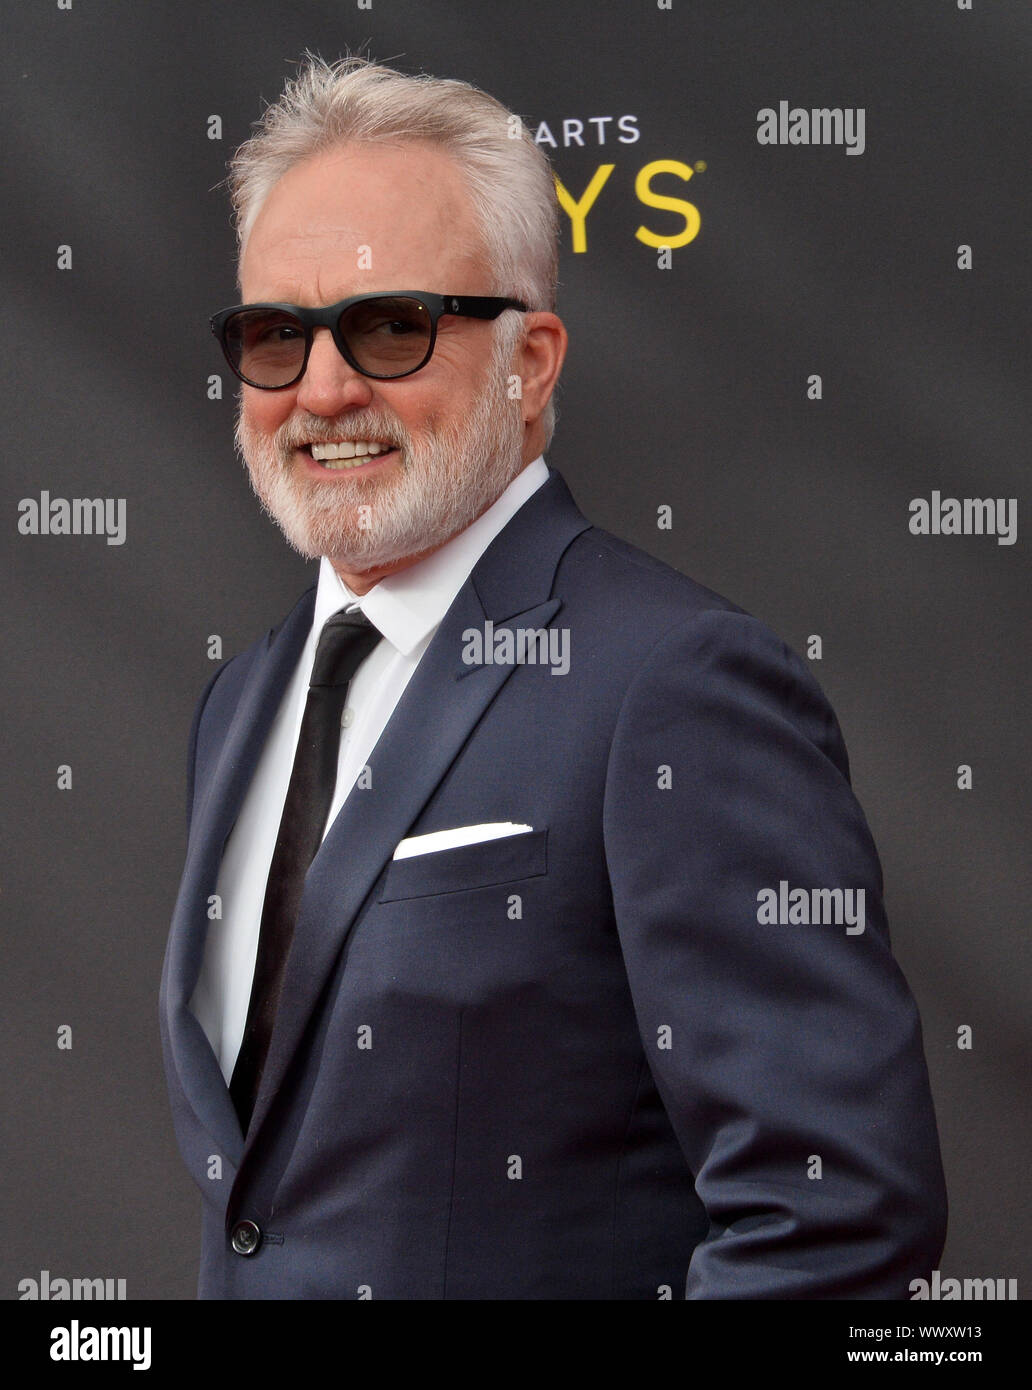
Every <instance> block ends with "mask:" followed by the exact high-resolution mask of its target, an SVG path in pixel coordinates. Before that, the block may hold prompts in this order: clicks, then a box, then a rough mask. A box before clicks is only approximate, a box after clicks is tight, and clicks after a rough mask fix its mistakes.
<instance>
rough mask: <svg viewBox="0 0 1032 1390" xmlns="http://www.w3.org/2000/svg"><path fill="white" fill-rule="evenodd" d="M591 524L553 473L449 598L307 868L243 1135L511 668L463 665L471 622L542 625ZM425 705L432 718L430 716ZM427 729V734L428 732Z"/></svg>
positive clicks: (258, 1118)
mask: <svg viewBox="0 0 1032 1390" xmlns="http://www.w3.org/2000/svg"><path fill="white" fill-rule="evenodd" d="M588 526H589V523H588V522H587V521H586V520H585V518H584V517H583V516H582V515H581V513H580V512H579V511H578V510H577V508H576V506H575V505H574V502H573V499H572V498H571V497H570V494H569V492H568V490H567V488H566V485H565V484H564V483H563V481H562V479H561V477H560V476H559V475H558V474H557V473H555V472H552V473H551V474H550V477H549V479H548V481H547V482H546V483H544V484H543V485H542V486H541V487H540V488H539V489H538V491H537V492H536V493H535V494H534V495H533V496H532V497H530V498H529V499H528V500H527V502H526V503H525V504H524V506H523V507H521V508H520V510H519V511H518V512H517V513H516V515H515V516H514V517H513V518H512V520H511V521H510V522H509V524H508V525H507V526H506V527H505V528H504V529H503V530H502V531H501V532H500V533H499V535H498V536H496V537H495V539H494V541H493V542H492V544H491V545H490V546H489V547H488V549H487V550H486V551H485V552H484V555H483V556H481V559H480V561H479V562H478V564H477V565H476V567H475V568H474V570H473V573H472V574H471V575H470V578H469V579H468V580H467V581H466V583H465V584H464V585H463V587H462V588H461V589H460V590H459V593H458V594H457V595H456V598H455V600H454V602H453V603H452V605H451V607H450V608H449V610H448V612H447V614H446V615H445V617H444V619H443V621H442V622H441V625H440V627H439V628H438V630H437V633H436V634H435V636H434V638H433V641H432V642H431V643H430V645H429V647H428V648H427V650H426V652H425V653H424V655H423V658H422V660H421V661H420V663H419V665H418V666H417V668H416V670H415V673H414V674H413V676H412V678H411V679H410V681H409V683H408V685H407V686H406V688H405V692H404V694H403V695H402V698H401V700H400V701H399V702H398V706H397V708H396V709H395V710H394V713H393V715H392V716H391V719H390V720H389V722H388V724H387V726H386V728H385V729H384V732H383V734H382V735H381V737H380V740H379V742H378V743H377V745H376V747H375V748H374V750H373V752H372V754H371V756H370V759H369V770H370V774H371V779H370V785H369V786H368V787H358V786H356V787H355V788H354V789H353V790H352V792H351V793H350V795H349V796H348V798H347V800H346V801H345V803H344V805H343V806H342V808H341V810H340V814H339V815H338V816H337V819H336V820H335V821H334V823H333V826H332V827H331V829H330V831H329V833H328V835H327V836H326V838H325V840H324V841H323V844H322V847H321V848H320V850H319V853H318V854H317V855H316V857H315V859H314V861H313V863H312V867H311V869H310V870H309V873H308V878H307V880H306V883H305V891H304V896H303V898H302V901H301V908H300V912H299V914H298V922H297V926H296V929H295V932H294V938H293V941H292V944H291V949H290V955H289V957H288V960H287V968H286V974H285V977H284V982H283V992H282V995H281V998H280V1007H279V1013H278V1015H277V1018H276V1026H275V1029H274V1032H273V1037H272V1042H271V1046H270V1049H269V1056H268V1059H267V1061H266V1066H265V1073H264V1075H263V1078H262V1085H261V1089H260V1091H259V1094H258V1098H257V1101H256V1104H255V1111H254V1117H253V1120H252V1124H251V1128H250V1130H249V1137H250V1138H253V1136H254V1135H255V1134H256V1133H257V1131H258V1130H259V1128H260V1127H261V1124H262V1121H263V1120H264V1118H265V1116H266V1114H267V1113H268V1110H269V1107H270V1104H271V1101H272V1098H273V1097H274V1095H275V1094H276V1092H277V1091H278V1089H279V1087H280V1085H281V1084H282V1082H283V1078H284V1076H285V1075H286V1072H287V1069H288V1067H289V1065H290V1062H291V1059H292V1058H293V1055H294V1053H295V1051H296V1050H297V1047H298V1044H299V1043H300V1041H301V1038H302V1035H303V1033H304V1030H305V1027H306V1025H307V1023H308V1020H309V1018H310V1017H311V1014H312V1012H313V1009H314V1008H315V1004H316V1001H317V1000H318V998H319V996H320V994H321V992H322V990H323V987H324V985H325V984H326V981H327V979H328V977H329V975H330V973H331V972H332V970H333V968H334V966H335V963H336V961H337V959H338V957H339V955H340V951H341V948H342V946H343V944H344V942H345V941H346V939H347V935H348V933H349V931H350V930H351V927H352V925H353V923H354V920H355V918H356V916H357V914H358V912H359V910H360V908H361V906H362V904H363V902H364V901H365V899H366V897H367V896H368V894H369V892H370V890H371V889H372V888H373V886H374V884H375V883H376V880H377V879H378V878H379V876H380V874H381V873H382V871H383V869H384V867H385V866H386V864H387V862H388V861H389V860H390V858H391V856H392V854H393V852H394V849H395V846H396V845H397V844H398V842H399V840H402V839H404V837H405V835H406V834H407V832H408V831H409V828H410V827H411V826H412V824H413V823H414V822H415V820H416V819H417V818H418V816H419V814H420V812H421V811H422V809H423V807H424V806H425V805H426V803H427V801H428V800H429V799H430V797H431V796H432V795H433V793H434V791H435V789H436V788H437V786H438V784H439V783H440V781H441V779H442V778H443V777H444V775H445V773H446V772H447V771H448V768H449V767H450V766H451V764H452V762H453V761H454V759H455V757H456V756H457V755H458V753H459V752H460V750H461V748H462V746H463V744H464V743H465V741H466V739H467V738H468V737H469V735H470V733H471V732H472V730H473V729H474V728H475V726H476V725H477V723H478V722H479V720H480V718H481V717H482V715H483V714H484V712H485V710H486V709H487V708H488V706H489V705H490V704H491V702H492V700H493V699H494V698H495V696H496V695H497V694H498V692H499V690H500V689H501V688H502V686H503V685H504V684H505V682H506V680H508V679H509V677H510V676H511V675H512V672H513V670H514V669H515V668H514V667H512V666H503V665H484V666H478V667H475V668H471V667H470V666H469V665H467V664H465V663H464V662H463V661H462V649H463V646H464V640H463V636H462V634H463V633H464V632H465V631H466V629H468V628H474V629H477V630H479V631H481V632H482V631H483V629H484V624H485V623H486V622H487V621H488V620H489V619H490V620H491V621H493V622H494V623H495V624H496V625H498V624H501V623H509V622H511V623H512V625H513V626H519V627H527V628H538V627H547V625H548V624H549V622H550V621H551V620H552V619H553V618H554V617H555V615H556V613H557V612H558V610H559V609H560V607H561V599H560V598H559V597H552V596H551V590H552V585H553V582H554V577H555V569H556V566H557V565H558V563H559V559H560V557H561V555H562V553H563V551H564V550H565V549H566V547H567V546H568V545H569V543H570V541H571V540H573V538H574V537H575V536H576V535H578V534H580V532H581V531H584V530H586V529H587V527H588ZM428 711H432V719H431V718H428ZM429 728H432V737H428V729H429Z"/></svg>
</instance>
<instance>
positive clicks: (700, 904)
mask: <svg viewBox="0 0 1032 1390" xmlns="http://www.w3.org/2000/svg"><path fill="white" fill-rule="evenodd" d="M313 603H314V589H310V590H309V591H308V592H307V593H306V594H305V595H304V596H303V598H302V599H301V600H300V602H299V604H298V605H297V607H296V608H295V609H294V611H293V612H292V613H291V614H290V616H289V617H288V618H287V619H286V621H285V622H284V623H283V624H282V625H281V626H280V627H279V628H278V629H277V630H275V631H274V632H270V633H269V634H268V636H267V637H265V638H264V640H262V641H260V642H258V643H256V644H255V645H254V646H253V647H252V648H250V649H249V650H248V651H246V652H244V653H243V654H242V655H240V656H238V657H235V658H234V659H233V660H231V661H229V662H228V663H227V664H226V665H224V666H222V667H221V668H220V669H219V671H218V672H216V674H215V676H214V678H213V680H212V681H211V682H210V683H209V686H208V688H207V690H206V691H205V693H204V695H203V697H202V700H201V703H200V706H199V708H198V711H197V714H196V716H195V720H194V727H193V732H192V736H191V746H190V791H189V802H190V833H189V843H188V849H187V857H186V864H185V870H184V874H183V881H182V887H181V890H180V894H179V898H178V902H177V904H176V909H175V916H174V920H173V924H172V928H171V933H170V938H169V944H168V951H167V956H166V961H165V970H164V974H163V980H162V993H161V1025H162V1039H163V1044H164V1048H165V1059H166V1067H167V1072H168V1080H169V1087H170V1094H171V1101H172V1110H173V1115H174V1120H175V1125H176V1130H177V1135H178V1139H179V1143H180V1146H181V1149H182V1152H183V1155H184V1157H185V1160H186V1162H187V1164H188V1166H189V1169H190V1171H191V1173H192V1174H193V1176H194V1178H195V1180H196V1182H197V1185H198V1187H199V1188H200V1190H201V1193H202V1195H203V1198H204V1202H203V1211H204V1219H203V1236H202V1255H201V1274H200V1287H199V1291H200V1295H201V1296H202V1297H206V1298H312V1299H327V1298H340V1299H350V1298H360V1297H370V1296H371V1297H373V1298H417V1299H419V1298H421V1299H445V1298H448V1299H453V1298H467V1299H468V1298H516V1299H541V1298H557V1299H558V1298H570V1299H628V1298H629V1299H634V1298H644V1299H656V1298H662V1297H665V1296H672V1297H674V1298H681V1297H684V1296H686V1295H687V1296H688V1297H690V1298H853V1297H856V1298H905V1297H907V1296H908V1287H907V1286H908V1283H909V1281H910V1280H911V1279H912V1278H915V1277H918V1276H922V1277H928V1275H929V1272H930V1270H931V1269H932V1267H933V1266H934V1265H935V1264H936V1263H937V1260H938V1256H939V1254H940V1251H941V1248H942V1243H943V1237H944V1228H945V1215H946V1200H945V1191H944V1184H943V1175H942V1168H941V1163H940V1157H939V1147H938V1139H937V1134H936V1126H935V1118H934V1113H933V1107H932V1101H931V1097H930V1093H929V1085H928V1077H927V1071H926V1066H925V1060H924V1056H923V1052H922V1042H921V1029H920V1023H919V1020H918V1014H917V1009H916V1007H915V1004H914V1000H913V998H912V996H911V994H910V992H909V990H908V988H907V985H906V983H905V981H904V979H903V976H902V974H901V972H900V970H899V967H898V966H897V964H896V962H895V961H894V959H893V957H892V954H891V952H890V948H889V937H888V931H887V927H886V922H885V917H884V913H883V908H882V883H881V871H880V867H879V863H878V857H877V853H876V851H875V847H874V844H873V843H872V840H871V836H870V833H869V831H868V828H867V824H866V822H865V820H864V816H863V813H862V811H861V809H860V807H859V805H858V804H857V801H856V799H855V798H854V796H853V793H852V791H851V789H850V784H849V769H848V763H847V759H846V751H845V748H844V746H843V742H842V738H841V735H840V733H839V729H838V726H837V724H836V721H835V717H834V715H833V713H832V711H831V709H830V707H829V705H828V703H827V701H826V700H825V698H824V696H823V694H822V692H821V691H820V689H819V688H818V686H817V684H816V683H815V681H814V680H813V678H812V677H811V675H810V673H809V671H808V670H807V668H806V666H805V665H804V663H803V662H802V661H800V660H799V659H798V658H797V657H796V656H795V655H794V654H793V653H792V652H791V651H790V650H789V649H788V648H787V647H786V646H785V645H784V643H783V642H781V641H780V640H779V639H778V638H777V637H775V636H774V635H773V634H772V633H771V632H770V631H769V630H768V629H767V628H766V627H764V626H763V625H762V624H761V623H760V622H758V621H756V620H755V619H754V618H752V617H750V616H749V615H747V614H746V613H743V612H742V611H741V610H740V609H739V608H737V607H735V606H734V605H733V604H731V603H729V602H727V601H726V600H725V599H722V598H720V597H719V596H717V595H715V594H713V593H711V592H709V591H708V590H706V589H703V588H701V587H700V586H699V585H697V584H695V583H693V582H692V581H691V580H690V579H687V578H685V577H684V576H683V575H681V574H679V573H677V572H676V571H674V570H672V569H670V568H669V567H668V566H666V565H664V564H661V563H660V562H659V561H657V560H654V559H652V558H651V557H650V556H648V555H646V554H644V553H643V552H641V551H639V550H637V549H635V548H634V547H632V546H629V545H627V544H625V543H624V542H622V541H620V540H618V539H616V538H615V537H613V536H611V535H609V534H607V533H606V532H604V531H601V530H599V529H597V528H595V527H592V526H591V525H590V523H589V522H587V521H586V520H585V519H584V517H583V516H582V515H581V514H580V512H579V511H578V510H577V508H576V506H575V505H574V502H573V500H572V498H571V497H570V494H569V492H568V490H567V488H566V486H565V484H564V483H563V481H562V478H561V477H560V476H559V475H558V474H557V473H555V472H554V471H552V472H551V473H550V476H549V479H548V481H547V482H546V483H545V484H544V485H543V486H542V487H541V488H540V489H539V490H538V492H536V493H535V494H534V495H533V496H532V497H531V498H530V500H529V501H528V502H527V503H526V504H525V505H524V506H523V507H522V508H521V509H520V511H519V512H518V513H517V514H516V515H515V516H514V517H513V518H512V520H511V521H510V522H509V523H508V525H507V526H506V527H505V528H504V530H503V531H502V532H501V533H500V534H499V535H498V536H497V537H496V539H495V540H494V541H493V543H492V544H491V546H490V547H489V548H488V550H487V551H486V552H485V553H484V555H483V556H482V558H481V559H480V561H479V563H478V564H477V566H476V568H475V569H474V571H473V573H472V575H471V576H470V578H469V579H468V581H467V582H466V583H465V584H464V586H463V587H462V589H461V590H460V592H459V594H458V596H457V597H456V599H455V601H454V603H453V604H452V606H451V608H450V609H449V611H448V613H447V615H446V616H445V618H444V620H443V622H442V623H441V625H440V627H439V629H438V631H437V633H436V635H435V636H434V638H433V640H432V642H431V643H430V646H429V648H428V649H427V651H426V653H425V655H424V656H423V658H422V660H421V662H420V664H419V666H418V668H417V670H416V672H415V674H414V675H413V677H412V679H411V681H410V683H409V685H408V686H407V688H406V690H405V693H404V695H403V697H402V699H401V701H400V703H399V705H398V707H397V709H396V710H395V712H394V715H393V717H392V718H391V721H390V723H389V724H388V726H387V728H386V730H385V732H384V734H383V736H382V737H381V739H380V741H379V743H378V744H377V746H376V748H375V749H374V751H373V754H372V756H371V758H370V770H371V785H370V786H369V787H367V788H356V789H355V790H354V791H353V792H352V793H351V794H350V796H349V797H348V799H347V801H346V802H345V804H344V806H343V808H342V810H341V812H340V814H339V816H338V817H337V819H336V821H335V822H334V824H333V826H332V828H331V829H330V831H329V833H328V835H327V836H326V839H325V841H324V842H323V845H322V847H321V849H320V850H319V853H318V855H317V856H316V858H315V860H314V862H313V864H312V867H311V870H310V872H309V874H308V878H307V881H306V887H305V892H304V897H303V901H302V904H301V909H300V913H299V918H298V923H297V929H296V933H295V936H294V940H293V943H292V947H291V950H290V955H289V958H288V963H287V969H286V977H285V984H284V990H283V996H282V1003H281V1008H280V1013H279V1015H278V1017H277V1022H276V1028H275V1033H274V1036H273V1040H272V1046H271V1050H270V1054H269V1059H268V1064H267V1066H266V1070H265V1074H264V1077H263V1082H262V1088H261V1092H260V1094H259V1097H258V1100H257V1105H256V1109H255V1115H254V1120H253V1123H252V1126H251V1129H250V1131H249V1134H248V1136H247V1138H246V1141H245V1138H244V1136H243V1135H242V1134H241V1132H240V1129H239V1126H238V1123H237V1119H236V1115H235V1113H234V1110H233V1106H232V1104H231V1102H230V1097H229V1094H228V1091H227V1088H226V1085H225V1082H224V1080H223V1077H222V1074H221V1071H220V1069H219V1066H218V1063H217V1061H216V1059H215V1056H214V1054H213V1052H212V1049H211V1047H210V1046H209V1044H208V1041H207V1039H206V1038H205V1036H204V1033H203V1032H202V1030H201V1028H200V1025H199V1024H198V1023H197V1021H196V1020H195V1019H194V1017H193V1015H192V1014H191V1013H190V1011H189V1009H188V1007H187V1005H188V1001H189V999H190V996H191V994H192V991H193V988H194V984H195V982H196V980H197V976H198V971H199V969H200V964H201V959H202V953H203V948H204V941H205V933H206V932H207V931H217V930H218V927H219V924H218V922H217V921H216V922H209V920H208V913H207V904H208V898H209V895H210V894H212V893H214V891H215V885H216V879H217V874H218V869H219V863H220V857H221V853H222V849H223V846H224V844H225V841H226V839H227V837H228V836H229V834H230V832H231V830H232V828H233V824H234V820H235V818H236V815H237V813H238V811H239V808H240V805H241V800H242V797H243V795H244V793H245V791H246V788H247V785H248V782H249V779H250V777H251V775H252V774H253V772H254V768H255V765H256V761H257V758H258V755H259V753H260V751H261V748H262V745H263V742H264V739H265V737H266V734H267V733H268V730H269V727H270V724H271V721H272V719H273V716H274V714H275V712H276V709H277V706H278V703H279V701H280V698H281V696H282V693H283V690H284V688H285V685H286V682H287V680H288V678H289V676H290V673H291V671H292V670H293V668H294V666H295V664H296V662H297V660H298V656H299V653H300V651H301V648H302V645H303V643H304V640H305V636H306V634H307V632H308V630H309V628H310V625H311V620H312V612H313ZM488 620H491V621H492V622H493V623H494V625H495V628H496V629H497V628H499V627H508V628H511V629H514V628H544V627H549V626H551V627H555V628H559V629H565V630H566V631H567V632H568V634H569V644H570V647H569V652H570V670H569V672H568V674H565V675H559V674H553V673H552V670H551V668H550V667H549V666H548V665H543V664H530V663H526V662H525V663H523V664H510V665H499V664H482V665H469V664H466V662H464V660H463V651H464V649H466V650H467V651H468V644H467V642H466V640H465V639H464V637H463V633H465V632H467V631H468V630H469V629H471V628H475V629H480V630H483V629H484V627H485V624H486V622H487V621H488ZM495 821H516V822H522V823H524V824H527V825H530V826H531V827H532V830H531V832H530V833H524V834H521V835H518V836H515V837H512V838H509V839H502V840H494V841H488V842H486V843H481V844H473V845H468V846H464V847H461V848H455V849H448V850H442V851H439V852H437V853H431V854H426V855H420V856H417V857H414V858H407V859H400V860H392V854H393V852H394V849H395V846H396V845H397V844H398V842H399V841H400V840H402V839H403V838H405V837H406V836H410V835H419V834H425V833H428V832H430V831H435V830H443V829H447V828H451V827H456V826H469V825H474V824H480V823H485V822H495ZM782 881H784V882H787V883H788V884H789V885H790V886H791V887H792V888H796V887H802V888H804V889H807V890H811V889H816V888H835V887H841V888H848V889H852V890H858V889H863V890H864V892H865V895H866V922H865V930H864V931H863V932H862V933H861V934H857V933H853V934H850V933H849V932H847V931H846V930H845V927H844V926H842V925H837V926H836V925H826V924H822V925H800V924H777V925H775V924H768V923H761V922H760V921H759V920H758V915H759V913H758V906H757V903H758V894H759V893H760V892H761V890H762V889H764V888H774V889H778V887H779V884H780V883H782ZM360 1044H363V1045H360ZM816 1160H819V1164H818V1163H817V1162H816ZM818 1173H819V1176H818V1175H817V1174H818ZM242 1220H248V1221H253V1222H254V1223H255V1224H256V1226H257V1227H258V1228H259V1229H260V1231H261V1233H262V1239H261V1243H260V1245H259V1247H258V1249H257V1251H256V1252H255V1253H254V1254H250V1255H240V1254H237V1253H235V1252H234V1249H233V1246H232V1243H231V1233H232V1231H233V1230H234V1228H235V1226H236V1223H238V1222H239V1221H242Z"/></svg>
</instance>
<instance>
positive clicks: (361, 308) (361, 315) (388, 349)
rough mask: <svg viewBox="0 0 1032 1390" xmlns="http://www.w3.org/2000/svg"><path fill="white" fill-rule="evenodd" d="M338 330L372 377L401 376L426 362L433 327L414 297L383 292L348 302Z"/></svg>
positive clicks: (428, 315) (426, 312) (425, 310)
mask: <svg viewBox="0 0 1032 1390" xmlns="http://www.w3.org/2000/svg"><path fill="white" fill-rule="evenodd" d="M340 332H341V336H342V337H343V339H344V341H345V342H346V343H347V345H348V349H349V351H350V352H351V355H352V356H353V357H354V359H355V361H356V362H357V363H358V365H359V366H360V367H361V368H362V370H363V371H365V372H370V373H372V374H373V375H374V376H381V377H392V376H404V375H405V374H406V373H407V372H411V371H415V369H416V368H417V367H420V366H422V364H423V363H424V362H425V361H426V357H427V354H428V353H429V351H430V341H431V338H432V335H433V328H432V323H431V319H430V313H429V310H428V309H427V308H426V307H425V305H423V304H420V302H419V300H418V299H405V298H403V297H398V296H395V295H384V296H382V297H380V298H377V299H363V300H362V301H361V302H360V303H358V304H352V306H351V308H350V309H345V310H344V312H343V314H341V316H340Z"/></svg>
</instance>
